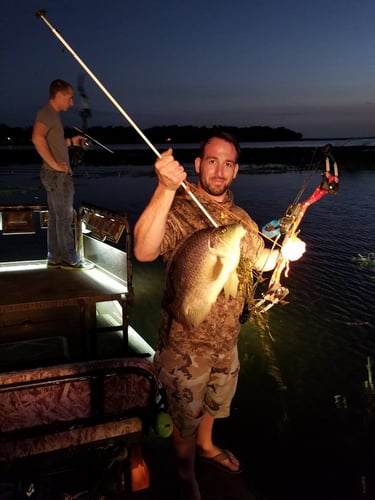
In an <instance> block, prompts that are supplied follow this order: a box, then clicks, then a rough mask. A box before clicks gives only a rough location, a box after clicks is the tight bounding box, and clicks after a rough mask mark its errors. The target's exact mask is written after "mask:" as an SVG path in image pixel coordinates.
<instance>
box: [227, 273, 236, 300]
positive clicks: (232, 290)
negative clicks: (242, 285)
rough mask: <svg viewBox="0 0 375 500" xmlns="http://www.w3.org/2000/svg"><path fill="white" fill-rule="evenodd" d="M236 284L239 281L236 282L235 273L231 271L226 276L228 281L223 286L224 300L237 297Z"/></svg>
mask: <svg viewBox="0 0 375 500" xmlns="http://www.w3.org/2000/svg"><path fill="white" fill-rule="evenodd" d="M238 283H239V280H238V276H237V272H236V271H233V272H232V273H230V275H229V276H228V279H227V281H226V283H225V285H224V294H225V298H226V299H228V298H229V296H232V297H237V291H238Z"/></svg>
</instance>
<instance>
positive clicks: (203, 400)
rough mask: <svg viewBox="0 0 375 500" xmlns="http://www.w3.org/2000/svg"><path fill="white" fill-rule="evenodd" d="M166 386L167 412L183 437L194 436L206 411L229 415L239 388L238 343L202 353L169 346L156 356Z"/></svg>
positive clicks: (212, 413) (215, 415)
mask: <svg viewBox="0 0 375 500" xmlns="http://www.w3.org/2000/svg"><path fill="white" fill-rule="evenodd" d="M154 363H155V366H156V368H157V370H158V372H159V376H160V380H161V382H162V384H163V386H164V388H165V389H166V393H167V399H168V405H169V408H168V411H169V413H170V414H171V416H172V419H173V422H174V425H175V426H176V427H177V429H178V430H179V431H180V433H181V435H182V436H183V437H188V436H191V435H193V434H194V433H195V432H196V430H197V428H198V426H199V423H200V421H201V418H202V416H203V414H204V413H206V412H207V413H210V414H211V415H213V416H214V417H215V418H222V417H227V416H228V415H229V413H230V404H231V402H232V398H233V396H234V393H235V391H236V387H237V380H238V373H239V359H238V351H237V346H235V347H234V348H233V349H231V350H230V351H228V352H224V353H219V354H216V355H210V356H203V355H197V354H189V353H187V352H178V351H177V350H176V349H172V348H167V349H163V350H162V351H161V352H160V351H157V352H156V354H155V358H154Z"/></svg>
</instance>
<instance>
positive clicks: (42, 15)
mask: <svg viewBox="0 0 375 500" xmlns="http://www.w3.org/2000/svg"><path fill="white" fill-rule="evenodd" d="M35 15H36V16H37V17H39V18H40V19H41V20H42V21H43V22H44V23H45V24H46V25H47V26H48V28H49V29H50V30H51V31H52V33H53V34H54V35H55V36H56V38H57V39H58V40H60V42H61V43H62V44H63V45H64V47H65V48H66V49H67V50H68V51H69V52H70V53H71V54H72V56H73V57H74V59H75V60H76V61H77V62H78V63H79V64H80V65H81V66H82V68H83V69H84V70H85V71H86V73H87V74H88V75H89V76H90V77H91V78H92V79H93V80H94V82H95V83H96V84H97V86H98V87H99V88H100V90H101V91H102V92H103V93H104V94H105V95H106V96H107V97H108V99H109V100H110V101H111V102H112V104H113V105H114V106H115V108H117V109H118V111H119V112H120V113H121V114H122V115H123V116H124V118H125V119H126V120H127V121H128V122H129V123H130V125H131V126H132V127H133V128H134V130H135V131H136V132H137V133H138V134H139V135H140V136H141V137H142V139H143V140H144V142H145V143H146V144H147V145H148V146H149V148H150V149H151V150H152V151H153V152H154V153H155V155H156V156H157V157H158V158H160V157H161V154H160V153H159V151H158V150H157V149H156V147H155V146H154V145H153V144H152V142H151V141H150V140H149V139H148V138H147V137H146V135H145V134H144V133H143V132H142V130H141V129H140V128H139V127H138V125H137V124H136V123H135V122H134V121H133V120H132V118H131V117H130V116H129V115H128V114H127V113H126V112H125V110H124V109H123V108H122V107H121V106H120V104H119V103H118V101H116V99H115V98H114V97H113V96H112V95H111V94H110V93H109V92H108V90H107V89H106V88H105V87H104V85H103V84H102V83H101V82H100V81H99V80H98V78H96V76H95V75H94V73H93V72H92V71H91V70H90V68H88V67H87V66H86V64H85V63H84V62H83V61H82V59H81V58H80V57H79V56H78V54H76V52H74V50H73V49H72V47H71V46H70V45H69V44H68V43H67V42H66V41H65V40H64V38H63V37H62V36H61V35H60V33H59V32H58V31H57V29H56V28H54V27H53V26H52V24H51V23H50V22H49V21H48V19H47V18H46V11H45V10H38V11H37V12H36V14H35ZM181 186H182V187H183V188H184V189H185V191H186V192H187V194H188V195H189V196H190V197H191V198H192V200H193V201H194V202H195V203H196V205H197V206H198V207H199V208H200V210H201V211H202V212H203V213H204V215H205V216H206V217H207V218H208V220H209V221H210V222H211V224H212V225H213V226H214V227H218V224H217V223H216V222H215V220H214V219H213V218H212V217H211V215H210V214H209V213H208V212H207V210H206V209H205V208H204V206H203V205H202V204H201V203H200V201H199V200H198V199H197V198H196V196H195V195H194V193H192V192H191V190H190V188H189V186H188V185H187V184H186V183H185V182H181Z"/></svg>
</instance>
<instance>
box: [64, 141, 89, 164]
mask: <svg viewBox="0 0 375 500" xmlns="http://www.w3.org/2000/svg"><path fill="white" fill-rule="evenodd" d="M90 146H91V141H89V139H87V138H86V137H85V138H84V140H81V141H80V144H79V146H76V145H74V146H72V147H71V148H70V149H69V161H70V166H71V167H72V168H76V167H79V166H81V165H82V163H83V159H84V156H85V151H87V150H88V149H89V148H90Z"/></svg>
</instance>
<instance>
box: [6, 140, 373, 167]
mask: <svg viewBox="0 0 375 500" xmlns="http://www.w3.org/2000/svg"><path fill="white" fill-rule="evenodd" d="M167 147H168V144H166V145H165V148H163V149H162V150H164V149H166V148H167ZM117 148H118V149H116V150H115V152H114V154H110V153H108V152H107V151H104V150H100V149H88V150H86V151H85V153H84V163H85V164H87V165H148V164H150V165H153V164H154V162H155V154H154V153H153V152H152V151H151V150H149V149H144V148H137V146H134V148H132V149H126V148H125V146H124V149H121V145H118V146H117ZM316 150H317V148H316V147H283V146H280V147H278V146H275V147H264V148H262V147H254V148H251V147H245V148H243V149H242V151H241V157H240V164H242V165H249V164H254V165H266V164H272V165H292V166H294V167H297V168H301V169H304V168H308V167H309V166H310V165H311V163H312V161H314V153H315V152H316ZM197 151H198V148H191V147H190V148H189V147H184V145H179V147H178V148H176V149H175V153H174V154H175V157H176V158H177V159H178V160H179V161H180V162H181V163H193V162H194V159H195V157H196V155H197ZM331 152H332V155H333V157H334V158H335V160H336V162H337V163H338V165H339V167H341V168H357V167H358V168H375V147H372V146H345V147H333V148H332V151H331ZM35 163H36V164H38V163H40V157H39V155H38V153H37V152H36V150H35V149H33V148H32V147H30V148H24V149H18V148H14V149H10V148H5V147H4V148H1V151H0V166H6V165H16V164H20V165H25V164H35ZM353 166H354V167H353Z"/></svg>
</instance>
